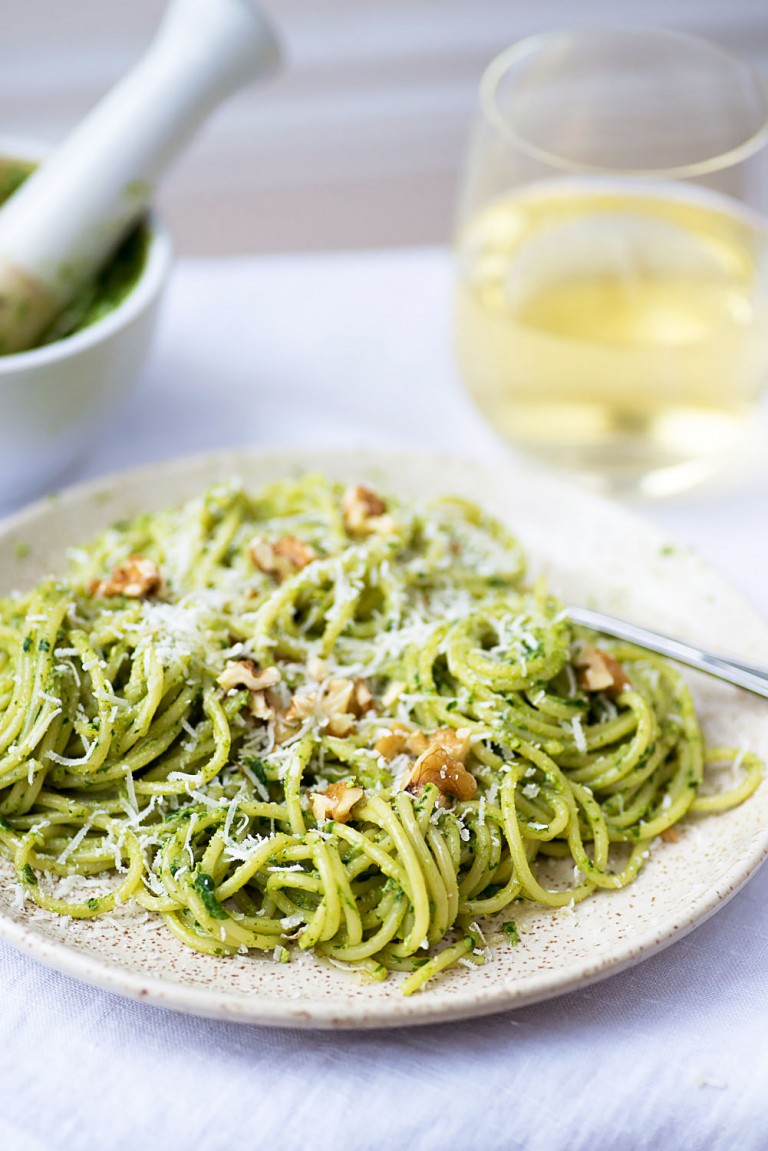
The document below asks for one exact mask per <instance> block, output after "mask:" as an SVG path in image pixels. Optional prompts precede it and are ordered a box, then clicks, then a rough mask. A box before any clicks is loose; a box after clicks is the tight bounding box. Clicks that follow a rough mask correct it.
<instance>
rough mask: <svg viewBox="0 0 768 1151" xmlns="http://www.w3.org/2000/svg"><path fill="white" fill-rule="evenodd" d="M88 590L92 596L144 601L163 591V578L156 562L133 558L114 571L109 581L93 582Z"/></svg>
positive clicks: (139, 557)
mask: <svg viewBox="0 0 768 1151" xmlns="http://www.w3.org/2000/svg"><path fill="white" fill-rule="evenodd" d="M88 590H89V592H90V593H91V595H102V596H114V595H124V596H128V598H129V599H144V598H145V597H146V596H151V595H155V594H157V593H158V592H161V591H162V590H163V577H162V573H161V571H160V568H159V567H158V566H157V564H156V563H155V562H154V560H148V559H144V557H143V556H131V557H130V558H129V559H127V560H126V561H125V563H124V564H119V565H118V566H117V567H116V568H115V569H114V571H113V572H112V575H111V576H110V577H109V579H104V580H92V581H91V583H90V584H89V586H88Z"/></svg>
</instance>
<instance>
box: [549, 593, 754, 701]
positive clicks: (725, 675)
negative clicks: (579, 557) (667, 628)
mask: <svg viewBox="0 0 768 1151" xmlns="http://www.w3.org/2000/svg"><path fill="white" fill-rule="evenodd" d="M568 617H569V619H570V620H571V621H572V622H573V623H577V624H581V625H583V626H584V627H589V628H592V630H593V631H600V632H603V634H604V635H610V636H615V637H616V639H625V640H628V641H629V642H630V643H636V644H637V645H638V647H647V648H648V650H649V651H655V652H658V654H659V655H665V656H667V657H668V658H669V659H674V660H677V662H678V663H685V664H687V665H688V666H689V667H695V668H696V669H697V670H698V671H704V672H707V674H708V675H715V676H717V678H718V679H724V680H727V682H728V683H733V684H736V686H737V687H743V688H746V690H747V691H751V692H754V693H755V695H761V696H763V697H764V698H765V699H768V667H761V666H760V664H754V663H747V662H746V661H745V660H742V659H738V658H737V657H735V656H732V655H725V654H724V653H723V652H715V651H708V650H707V649H706V648H701V647H695V646H694V645H693V644H690V643H684V642H683V641H682V640H680V639H674V638H673V637H672V636H669V635H662V634H661V633H660V632H657V631H651V630H650V629H649V628H646V627H639V626H638V625H637V624H634V623H627V622H626V620H623V619H615V618H614V617H613V616H610V615H604V614H603V612H600V611H592V609H591V608H586V607H569V608H568Z"/></svg>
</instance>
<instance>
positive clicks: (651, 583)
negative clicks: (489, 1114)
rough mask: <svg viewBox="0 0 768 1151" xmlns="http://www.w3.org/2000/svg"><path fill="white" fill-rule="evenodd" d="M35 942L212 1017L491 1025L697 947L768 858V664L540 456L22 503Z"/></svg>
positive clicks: (2, 865)
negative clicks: (666, 654)
mask: <svg viewBox="0 0 768 1151" xmlns="http://www.w3.org/2000/svg"><path fill="white" fill-rule="evenodd" d="M2 538H3V549H2V557H3V558H2V561H0V597H1V598H0V938H3V939H4V940H6V941H7V942H10V943H11V944H13V945H14V946H16V947H19V948H21V949H23V950H25V951H27V952H29V953H30V954H31V955H32V956H34V957H35V958H37V959H39V960H40V961H42V962H44V963H47V964H49V965H50V966H52V967H55V968H57V969H59V970H60V971H63V972H65V973H67V974H70V975H72V976H75V977H77V978H80V979H83V980H86V981H87V982H90V983H92V984H94V985H96V986H100V987H103V988H107V989H109V990H112V991H115V992H118V993H120V994H124V995H128V996H133V997H135V998H148V999H150V1000H151V1001H153V1002H155V1003H157V1004H159V1005H164V1006H167V1007H171V1008H174V1009H178V1010H184V1011H189V1012H194V1013H198V1014H201V1015H208V1016H217V1017H222V1018H230V1019H234V1020H240V1021H243V1022H252V1023H262V1024H274V1025H280V1026H313V1027H374V1026H394V1025H402V1024H411V1023H420V1022H429V1021H435V1020H440V1019H453V1018H461V1017H467V1016H471V1015H479V1014H483V1013H487V1012H491V1011H497V1010H501V1009H505V1008H511V1007H515V1006H520V1005H523V1004H528V1003H532V1002H535V1001H537V1000H540V999H543V998H546V997H549V996H552V995H555V994H559V993H562V992H564V991H567V990H570V989H573V988H575V987H579V986H581V985H584V984H586V983H589V982H592V981H595V980H597V979H599V978H601V977H604V976H606V975H610V974H612V973H614V972H616V971H619V970H621V969H622V968H624V967H627V966H629V965H630V964H632V963H635V962H637V961H639V960H641V959H643V958H644V957H646V956H648V955H650V954H652V953H653V952H654V951H656V950H658V949H659V948H661V947H663V946H665V945H667V944H669V943H671V942H673V941H674V940H675V939H677V938H679V937H680V936H681V935H683V934H684V933H685V932H686V931H688V930H690V929H691V928H692V927H694V926H695V925H696V924H697V923H700V922H701V921H702V920H703V919H705V918H706V917H707V916H708V915H710V914H712V913H713V912H714V911H715V910H716V909H717V908H718V907H719V906H720V905H721V904H722V903H723V901H724V900H725V899H727V898H728V897H729V896H730V895H732V894H733V893H734V892H735V891H737V890H738V888H739V887H740V886H741V885H742V884H743V883H744V882H746V880H747V879H748V878H749V876H750V875H751V874H752V872H753V871H754V870H755V869H756V867H757V866H758V865H759V864H760V863H761V862H762V860H763V858H764V857H765V855H766V852H768V793H767V792H766V787H765V785H764V784H763V783H762V779H763V762H764V760H765V757H766V755H768V714H766V709H765V705H764V703H762V702H761V701H760V700H757V699H754V698H752V697H749V696H747V695H746V694H745V693H742V692H739V691H738V690H737V689H734V688H730V687H727V686H726V685H723V684H720V683H713V682H708V681H706V680H705V679H704V678H703V677H699V676H696V675H695V674H694V673H688V672H683V671H681V670H680V669H679V668H678V667H676V666H675V665H673V664H671V663H669V662H667V661H665V660H663V659H660V658H658V657H656V656H653V655H651V654H650V653H648V652H647V651H644V650H642V649H639V648H635V647H632V646H631V645H628V644H624V643H619V642H617V641H611V640H607V639H605V638H604V637H601V636H598V635H596V634H595V633H591V632H589V631H587V630H585V629H583V628H578V627H575V626H574V625H573V624H572V623H571V622H570V621H569V618H568V615H567V611H566V609H565V606H564V605H565V604H567V603H568V602H592V603H594V604H595V605H597V606H600V607H601V608H605V609H606V610H611V611H613V612H614V613H616V614H624V615H625V616H627V617H629V618H632V619H634V620H636V621H637V622H640V623H647V624H650V625H651V626H656V627H657V628H658V629H659V630H666V631H668V632H677V633H678V634H680V635H681V636H684V637H686V638H690V639H692V640H696V639H699V640H701V641H702V642H706V643H707V644H710V645H712V646H714V647H717V646H720V647H722V648H728V649H730V650H737V651H740V652H741V653H742V654H743V655H744V656H753V657H755V656H756V657H759V656H760V655H761V654H763V653H764V650H765V644H766V639H767V638H768V632H767V631H766V627H765V625H764V624H763V623H762V621H760V620H759V618H757V617H756V615H755V613H754V611H753V610H752V609H751V608H750V607H749V606H748V605H746V604H745V603H744V602H742V600H741V599H740V598H739V596H738V595H737V594H736V593H735V592H733V591H732V590H731V589H729V588H728V587H727V586H726V585H725V584H724V583H723V582H722V581H721V580H720V578H719V577H718V576H717V575H716V574H715V573H714V572H712V571H711V570H710V569H708V568H707V567H706V566H705V565H704V564H703V563H702V562H701V561H699V560H698V559H697V558H696V557H695V556H694V555H692V554H690V553H688V552H686V551H685V550H681V549H678V548H675V547H674V546H673V545H670V544H669V543H667V542H666V541H665V540H664V539H662V538H661V537H660V536H659V534H658V533H657V532H656V531H655V530H654V529H652V528H651V527H649V526H648V525H646V524H644V523H643V522H642V521H641V520H639V519H637V518H635V517H633V516H631V515H629V514H628V513H626V512H625V511H623V510H621V509H619V508H617V507H614V506H612V505H610V504H608V503H606V502H603V501H601V500H598V499H597V498H595V497H592V496H590V495H587V494H585V493H583V492H581V491H578V490H574V489H572V488H570V487H566V486H565V485H562V484H558V483H557V482H554V481H552V480H549V479H543V478H542V477H541V476H539V475H536V474H531V473H528V472H526V471H523V470H515V469H513V468H509V469H508V470H507V469H504V468H499V467H498V466H497V467H494V469H493V471H492V472H491V471H487V470H485V469H483V468H481V467H478V466H476V465H473V464H469V463H460V462H457V461H448V460H444V459H440V458H439V457H429V456H421V457H415V456H413V455H408V456H400V455H394V454H385V453H380V454H376V453H367V452H366V453H363V452H339V451H307V450H301V451H298V450H297V451H281V452H274V453H260V452H255V451H254V452H239V453H234V452H233V453H226V454H220V455H214V456H205V457H196V458H193V459H187V460H181V461H175V462H171V463H169V464H164V465H160V466H154V467H150V468H144V469H141V470H138V471H135V472H132V473H128V474H126V475H122V476H118V477H111V478H107V479H102V480H99V481H97V482H95V483H91V484H88V485H84V486H81V487H79V488H74V489H72V490H71V491H69V492H67V493H64V494H63V495H62V496H61V497H59V498H57V499H56V500H54V501H44V502H42V503H40V504H38V505H35V506H33V507H32V508H30V509H28V510H26V511H24V512H22V513H20V514H19V515H17V516H15V517H14V518H12V519H11V520H8V521H6V523H5V525H4V527H3V528H2Z"/></svg>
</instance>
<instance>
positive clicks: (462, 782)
mask: <svg viewBox="0 0 768 1151" xmlns="http://www.w3.org/2000/svg"><path fill="white" fill-rule="evenodd" d="M428 783H433V784H434V785H435V787H437V788H438V790H439V791H440V793H441V795H443V796H449V795H453V796H455V797H456V799H461V800H466V799H471V798H472V796H473V795H474V794H475V792H476V791H477V782H476V781H475V777H474V776H473V775H471V774H470V773H469V772H468V771H467V769H466V767H465V766H464V764H463V763H461V762H460V761H459V760H458V759H454V758H453V756H452V755H450V754H449V753H448V752H447V751H446V750H445V748H444V747H441V746H440V745H439V744H437V745H436V746H435V747H430V748H428V749H427V751H425V752H424V753H423V755H420V756H419V758H418V759H417V760H416V762H415V763H414V765H413V767H412V768H411V770H410V772H409V773H408V776H407V779H406V781H405V790H406V791H410V792H412V793H413V794H414V795H420V794H421V793H422V791H423V790H424V788H425V787H426V786H427V784H428Z"/></svg>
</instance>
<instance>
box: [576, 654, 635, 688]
mask: <svg viewBox="0 0 768 1151" xmlns="http://www.w3.org/2000/svg"><path fill="white" fill-rule="evenodd" d="M573 662H574V665H575V666H576V667H578V668H580V669H581V674H580V675H579V686H580V687H582V688H583V689H584V691H604V692H606V693H607V694H608V695H614V696H616V695H621V693H622V692H623V691H624V689H625V688H627V687H629V679H628V678H627V675H626V673H625V671H624V668H623V667H622V666H621V664H620V663H619V662H618V660H615V659H614V658H613V656H612V655H608V653H607V652H605V651H600V650H599V648H596V647H590V646H589V645H587V644H585V645H584V647H582V648H581V650H580V651H578V652H577V653H576V655H575V656H574V660H573Z"/></svg>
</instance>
